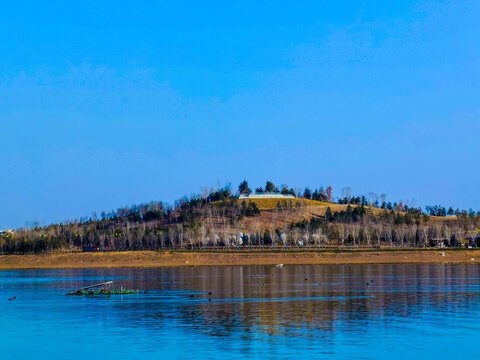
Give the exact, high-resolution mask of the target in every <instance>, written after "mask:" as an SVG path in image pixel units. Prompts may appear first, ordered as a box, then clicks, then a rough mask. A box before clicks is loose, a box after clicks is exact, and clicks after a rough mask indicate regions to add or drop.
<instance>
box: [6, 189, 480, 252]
mask: <svg viewBox="0 0 480 360" xmlns="http://www.w3.org/2000/svg"><path fill="white" fill-rule="evenodd" d="M242 184H243V183H242ZM269 184H271V183H270V182H267V186H266V188H267V187H269V186H270V185H269ZM271 185H273V184H271ZM270 188H271V186H270ZM274 189H275V190H276V188H274ZM330 189H331V188H330ZM240 190H242V189H241V188H240V189H239V191H240ZM243 190H245V189H243ZM283 191H284V192H287V191H288V192H290V193H291V192H292V191H293V190H292V189H286V187H285V188H284V189H283ZM295 195H296V196H297V197H295V198H288V199H278V198H247V199H239V198H238V197H237V196H236V195H235V194H233V193H232V191H231V189H230V188H222V189H218V190H215V191H211V192H209V193H207V194H204V195H203V196H199V195H197V196H192V197H191V198H183V199H181V200H180V201H178V202H177V203H176V204H175V206H168V205H166V204H163V203H161V202H151V203H148V204H141V205H134V206H129V207H124V208H119V209H117V211H112V212H110V213H105V212H102V213H101V216H100V218H96V217H95V216H93V217H91V218H83V219H80V220H75V221H68V222H64V223H60V224H52V225H49V226H45V227H36V228H33V229H19V230H17V231H15V232H14V233H2V234H0V251H1V252H2V253H4V254H8V253H32V252H34V253H38V252H45V251H79V250H89V251H97V250H111V251H114V250H119V251H125V250H158V249H206V248H211V249H219V248H245V247H248V248H259V249H262V248H272V247H273V248H277V247H284V248H287V247H299V248H308V247H310V248H320V247H322V248H343V247H348V248H373V247H375V248H380V247H428V246H438V245H442V246H477V245H478V244H477V242H478V241H479V240H480V237H479V235H480V232H479V231H478V228H480V221H479V220H480V214H479V213H476V214H475V213H473V212H472V211H469V212H466V211H458V210H457V212H456V215H455V216H438V215H437V214H439V213H440V214H443V213H446V212H447V211H446V210H445V209H444V208H442V207H438V206H436V207H429V209H430V210H431V211H430V215H428V214H427V213H426V212H425V211H422V209H419V208H414V207H408V206H406V205H404V204H402V203H398V204H397V203H394V204H390V203H385V201H383V202H382V204H381V205H380V204H379V203H378V202H373V201H367V200H366V198H365V197H364V196H363V197H360V196H358V197H351V196H348V197H344V198H339V199H337V201H336V202H333V201H332V200H333V199H332V198H331V196H330V195H329V193H328V192H325V191H323V189H320V190H315V191H314V192H313V193H312V192H311V191H310V190H308V189H305V191H304V192H303V194H295ZM267 196H268V193H267ZM449 212H450V211H449Z"/></svg>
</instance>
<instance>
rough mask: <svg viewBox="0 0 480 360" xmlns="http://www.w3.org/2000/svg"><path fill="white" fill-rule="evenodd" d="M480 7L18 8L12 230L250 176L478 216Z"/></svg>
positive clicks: (7, 115)
mask: <svg viewBox="0 0 480 360" xmlns="http://www.w3.org/2000/svg"><path fill="white" fill-rule="evenodd" d="M479 16H480V3H479V2H478V1H462V0H460V1H395V2H386V1H337V2H320V1H312V2H308V1H305V2H302V4H295V3H294V2H287V1H285V2H284V1H276V2H269V3H263V4H259V2H257V1H255V2H254V1H246V2H241V3H240V2H239V3H237V4H228V3H227V2H224V1H218V2H193V1H192V2H185V1H171V2H170V1H162V2H148V1H144V2H133V3H132V2H124V1H102V2H97V1H83V2H79V3H77V4H71V3H65V2H61V1H49V2H43V3H41V2H28V1H16V2H11V3H9V4H3V5H2V11H0V131H1V134H2V141H1V142H0V195H1V196H0V198H1V200H0V229H1V228H11V227H18V226H22V225H24V224H25V222H26V221H40V222H42V223H45V224H48V223H50V222H52V221H60V220H65V219H72V218H76V217H80V216H84V215H87V216H88V215H90V214H91V212H92V211H101V210H107V211H108V210H111V209H116V208H118V207H120V206H123V205H128V204H132V203H141V202H148V201H150V200H164V201H168V202H173V201H174V200H175V199H178V198H180V197H181V196H182V195H185V194H186V195H189V194H192V193H197V192H200V191H201V188H202V187H204V186H209V187H217V186H218V185H222V186H223V185H225V184H226V183H229V182H231V183H232V185H234V186H235V187H236V186H237V185H238V183H239V182H240V181H241V180H243V179H244V178H246V179H247V180H249V182H250V184H251V186H252V187H256V186H259V185H263V184H264V182H265V181H266V180H267V179H269V180H272V181H273V182H275V183H277V184H281V183H285V184H288V185H290V186H293V187H299V186H302V187H303V186H306V185H307V186H310V187H317V186H320V185H323V186H327V185H332V186H333V188H334V192H335V194H336V195H340V193H341V189H342V188H343V187H351V188H352V191H353V192H354V193H358V194H360V193H368V192H372V191H373V192H376V193H378V194H380V193H386V194H387V199H388V200H391V201H393V200H403V201H408V202H410V203H414V204H416V205H417V206H424V205H426V204H433V203H440V204H443V205H446V206H450V205H452V206H454V207H460V208H466V209H468V208H474V209H480V192H479V191H478V183H479V181H478V179H479V176H480V170H479V166H478V160H477V159H478V155H479V154H480V142H479V135H478V134H479V132H480V70H479V69H480V68H479V66H478V64H479V63H480V22H479V21H478V18H479Z"/></svg>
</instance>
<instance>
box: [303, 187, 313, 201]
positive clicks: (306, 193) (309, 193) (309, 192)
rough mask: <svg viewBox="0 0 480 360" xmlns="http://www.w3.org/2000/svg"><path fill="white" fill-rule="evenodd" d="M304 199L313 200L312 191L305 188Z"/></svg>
mask: <svg viewBox="0 0 480 360" xmlns="http://www.w3.org/2000/svg"><path fill="white" fill-rule="evenodd" d="M303 197H304V198H305V199H311V198H312V191H311V190H310V189H309V188H308V187H307V188H305V191H304V192H303Z"/></svg>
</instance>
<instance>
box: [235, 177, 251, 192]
mask: <svg viewBox="0 0 480 360" xmlns="http://www.w3.org/2000/svg"><path fill="white" fill-rule="evenodd" d="M238 191H239V192H240V194H250V193H251V192H252V189H250V188H249V187H248V182H247V180H243V181H242V183H241V184H240V185H239V186H238Z"/></svg>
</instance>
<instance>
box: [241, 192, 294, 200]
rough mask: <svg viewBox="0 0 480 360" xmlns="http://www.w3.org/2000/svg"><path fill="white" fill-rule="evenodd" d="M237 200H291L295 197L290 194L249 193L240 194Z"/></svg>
mask: <svg viewBox="0 0 480 360" xmlns="http://www.w3.org/2000/svg"><path fill="white" fill-rule="evenodd" d="M238 198H239V199H293V198H295V196H293V195H292V194H281V193H279V192H270V193H250V194H242V195H240V196H239V197H238Z"/></svg>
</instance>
